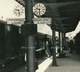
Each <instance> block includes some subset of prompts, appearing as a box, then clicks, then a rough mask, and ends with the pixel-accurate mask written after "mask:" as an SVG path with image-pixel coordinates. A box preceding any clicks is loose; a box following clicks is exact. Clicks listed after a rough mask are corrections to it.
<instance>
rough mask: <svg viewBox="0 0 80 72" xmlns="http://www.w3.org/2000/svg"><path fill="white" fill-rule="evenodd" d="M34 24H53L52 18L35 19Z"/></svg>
mask: <svg viewBox="0 0 80 72" xmlns="http://www.w3.org/2000/svg"><path fill="white" fill-rule="evenodd" d="M33 22H34V24H51V22H52V19H51V18H33Z"/></svg>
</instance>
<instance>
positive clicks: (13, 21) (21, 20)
mask: <svg viewBox="0 0 80 72" xmlns="http://www.w3.org/2000/svg"><path fill="white" fill-rule="evenodd" d="M6 21H7V24H24V21H25V18H7V19H6Z"/></svg>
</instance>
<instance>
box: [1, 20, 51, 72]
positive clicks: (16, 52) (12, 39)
mask: <svg viewBox="0 0 80 72" xmlns="http://www.w3.org/2000/svg"><path fill="white" fill-rule="evenodd" d="M49 38H50V37H49V36H47V34H43V33H39V32H37V34H35V47H36V53H35V54H36V58H38V57H40V56H41V55H43V54H45V50H46V42H47V41H48V43H49V41H50V39H49ZM23 47H25V37H24V35H22V34H21V27H20V26H17V25H14V24H7V23H6V22H4V21H0V72H11V71H12V70H14V69H16V68H17V67H19V66H22V65H25V58H24V57H25V49H24V48H23Z"/></svg>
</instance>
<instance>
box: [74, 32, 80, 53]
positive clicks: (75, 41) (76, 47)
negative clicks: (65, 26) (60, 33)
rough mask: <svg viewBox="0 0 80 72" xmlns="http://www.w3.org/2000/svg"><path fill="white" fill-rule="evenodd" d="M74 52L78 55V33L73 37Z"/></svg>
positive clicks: (79, 43)
mask: <svg viewBox="0 0 80 72" xmlns="http://www.w3.org/2000/svg"><path fill="white" fill-rule="evenodd" d="M74 46H75V48H74V50H75V52H76V53H77V54H80V32H78V33H77V34H76V36H75V37H74Z"/></svg>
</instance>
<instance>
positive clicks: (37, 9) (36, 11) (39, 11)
mask: <svg viewBox="0 0 80 72" xmlns="http://www.w3.org/2000/svg"><path fill="white" fill-rule="evenodd" d="M33 12H34V14H36V15H38V16H41V15H43V14H44V13H45V12H46V7H45V6H44V5H43V4H42V3H37V4H36V5H35V6H34V7H33Z"/></svg>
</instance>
